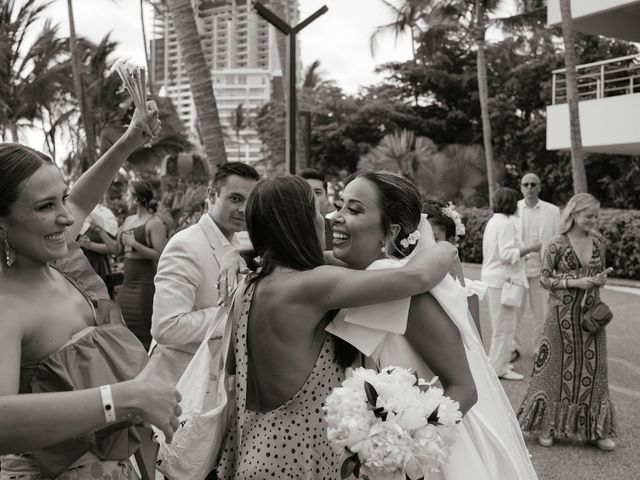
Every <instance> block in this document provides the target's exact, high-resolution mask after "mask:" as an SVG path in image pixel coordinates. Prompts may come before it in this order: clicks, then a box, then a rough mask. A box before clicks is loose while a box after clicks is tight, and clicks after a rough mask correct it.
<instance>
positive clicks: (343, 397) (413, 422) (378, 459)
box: [324, 367, 462, 480]
mask: <svg viewBox="0 0 640 480" xmlns="http://www.w3.org/2000/svg"><path fill="white" fill-rule="evenodd" d="M436 381H437V377H436V378H434V379H433V380H432V381H431V382H426V381H425V380H423V379H421V378H418V375H417V374H415V373H414V372H413V371H412V370H410V369H407V368H400V367H387V368H384V369H383V370H382V371H380V372H376V371H374V370H369V369H365V368H357V369H355V370H353V371H352V375H351V376H350V377H349V378H347V379H346V380H345V381H344V382H343V383H342V386H341V387H339V388H336V389H335V390H333V391H332V392H331V394H330V395H329V396H328V397H327V400H326V404H325V407H324V410H325V414H326V420H327V422H328V424H329V428H328V431H327V436H328V438H329V441H331V442H332V444H333V446H334V447H335V448H336V449H338V450H339V451H341V452H346V453H347V455H348V457H347V458H346V459H345V460H344V462H343V463H342V466H341V468H340V475H341V477H342V478H346V477H348V476H349V475H352V474H353V475H354V476H355V477H356V478H358V477H363V478H368V479H370V480H405V479H406V478H409V479H411V480H417V479H421V478H429V474H430V472H434V471H438V469H439V466H440V465H441V464H442V463H443V462H445V461H446V460H447V457H448V455H449V452H450V450H451V446H452V445H453V443H454V442H455V439H456V436H457V430H456V428H455V427H456V424H457V423H458V422H460V420H461V419H462V414H461V413H460V410H459V404H458V402H454V401H453V400H451V399H450V398H449V397H447V396H445V395H444V392H443V390H442V389H441V388H437V387H434V386H433V385H434V383H435V382H436Z"/></svg>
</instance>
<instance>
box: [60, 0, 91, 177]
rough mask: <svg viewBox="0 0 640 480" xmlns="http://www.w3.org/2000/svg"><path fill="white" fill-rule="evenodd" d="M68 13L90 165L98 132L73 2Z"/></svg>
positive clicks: (72, 57) (68, 7) (68, 8)
mask: <svg viewBox="0 0 640 480" xmlns="http://www.w3.org/2000/svg"><path fill="white" fill-rule="evenodd" d="M67 11H68V14H69V49H70V50H71V69H72V72H73V86H74V90H75V93H76V97H77V98H78V104H79V105H80V118H81V119H82V125H83V127H84V134H85V137H86V141H87V157H88V160H89V164H90V165H91V164H93V163H94V162H95V160H96V154H97V148H96V131H95V127H94V122H93V117H92V116H91V114H92V109H91V106H90V102H89V98H88V97H87V93H86V91H85V88H84V80H83V78H82V59H81V58H80V53H79V52H78V40H77V37H76V24H75V20H74V17H73V0H67Z"/></svg>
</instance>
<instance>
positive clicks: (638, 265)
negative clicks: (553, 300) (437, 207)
mask: <svg viewBox="0 0 640 480" xmlns="http://www.w3.org/2000/svg"><path fill="white" fill-rule="evenodd" d="M458 210H459V211H460V214H461V215H462V216H463V221H464V225H465V228H466V235H465V236H464V237H461V238H460V241H459V245H460V258H461V259H462V261H463V262H469V263H482V234H483V232H484V227H485V226H486V224H487V222H488V221H489V219H490V218H491V215H492V212H491V210H489V209H488V208H466V207H458ZM598 230H599V231H600V233H601V234H602V235H603V236H604V238H605V239H606V241H607V254H606V263H607V267H613V272H612V273H611V275H610V276H611V277H612V278H628V279H633V280H640V248H639V244H640V242H639V239H640V210H617V209H606V208H603V209H602V210H600V220H599V225H598Z"/></svg>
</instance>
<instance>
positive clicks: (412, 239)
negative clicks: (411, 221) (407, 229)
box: [400, 230, 420, 248]
mask: <svg viewBox="0 0 640 480" xmlns="http://www.w3.org/2000/svg"><path fill="white" fill-rule="evenodd" d="M418 239H420V231H419V230H416V231H415V232H413V233H410V234H409V236H408V237H407V238H403V239H402V240H400V245H402V248H409V245H415V244H416V243H417V242H418Z"/></svg>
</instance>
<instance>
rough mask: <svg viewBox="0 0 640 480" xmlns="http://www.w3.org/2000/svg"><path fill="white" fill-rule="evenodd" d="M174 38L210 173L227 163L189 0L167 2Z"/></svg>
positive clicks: (218, 117) (215, 107) (220, 129)
mask: <svg viewBox="0 0 640 480" xmlns="http://www.w3.org/2000/svg"><path fill="white" fill-rule="evenodd" d="M167 5H168V7H169V11H170V13H171V18H172V20H173V27H174V28H175V31H176V36H177V37H178V44H179V46H180V51H181V53H182V58H183V61H184V63H185V66H186V69H187V75H188V77H189V83H190V85H191V94H192V96H193V103H194V104H195V108H196V115H197V117H198V127H199V131H200V133H201V135H202V142H203V146H204V150H205V153H206V156H207V161H208V163H209V167H210V173H211V174H213V173H215V171H216V168H217V165H222V164H223V163H225V162H226V161H227V153H226V151H225V148H224V138H223V132H222V125H221V124H220V116H219V114H218V107H217V105H216V97H215V94H214V93H213V84H212V82H211V72H210V71H209V67H208V66H207V62H206V61H205V57H204V53H203V51H202V44H201V42H200V33H199V32H198V26H197V24H196V19H195V16H194V11H193V6H192V4H191V0H167Z"/></svg>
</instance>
